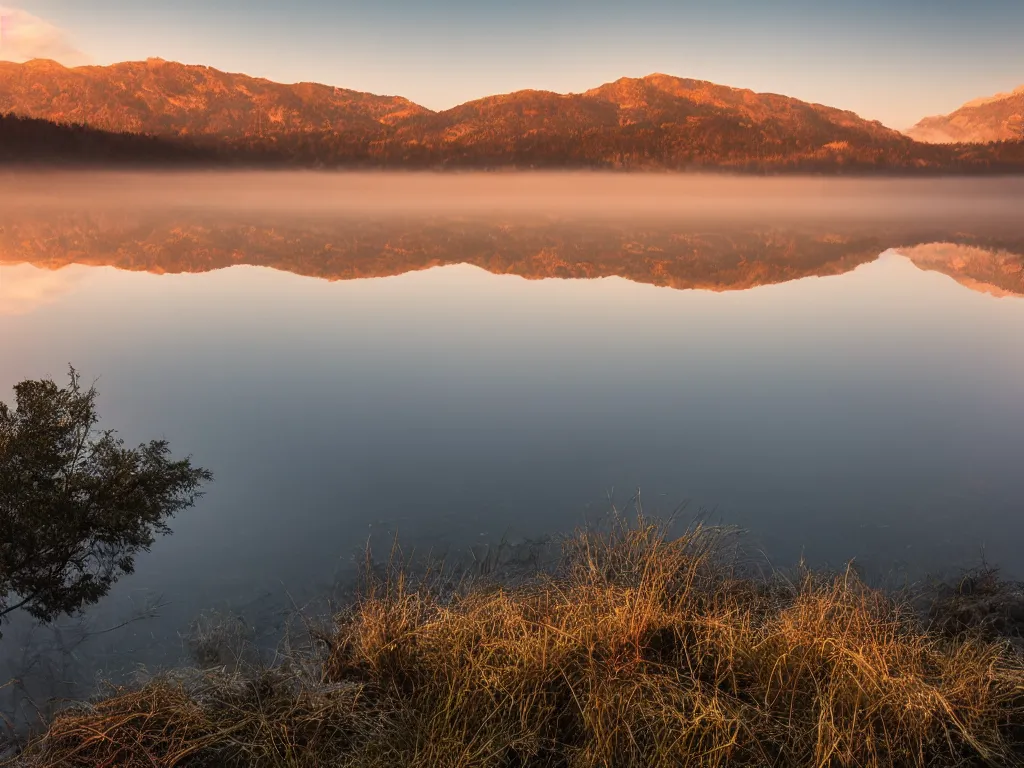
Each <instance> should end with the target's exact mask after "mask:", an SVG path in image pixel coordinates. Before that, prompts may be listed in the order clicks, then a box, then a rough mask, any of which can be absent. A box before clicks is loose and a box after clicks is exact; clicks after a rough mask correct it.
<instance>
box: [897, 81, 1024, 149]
mask: <svg viewBox="0 0 1024 768" xmlns="http://www.w3.org/2000/svg"><path fill="white" fill-rule="evenodd" d="M904 133H905V134H906V135H907V136H909V137H910V138H912V139H914V140H915V141H921V142H926V143H932V144H952V143H972V144H984V143H989V142H995V141H1014V140H1024V85H1021V86H1020V87H1018V88H1015V89H1014V90H1013V91H1010V92H1009V93H997V94H995V95H994V96H983V97H981V98H977V99H972V100H971V101H968V102H967V103H965V104H963V105H961V106H960V107H958V108H957V109H955V110H953V111H952V112H950V113H949V114H947V115H930V116H928V117H924V118H922V119H921V120H920V121H918V122H917V123H916V124H915V125H914V126H913V127H911V128H908V129H907V130H906V131H904Z"/></svg>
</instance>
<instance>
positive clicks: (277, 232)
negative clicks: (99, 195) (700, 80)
mask: <svg viewBox="0 0 1024 768" xmlns="http://www.w3.org/2000/svg"><path fill="white" fill-rule="evenodd" d="M928 243H948V244H951V246H953V247H962V248H963V249H965V250H960V251H955V252H954V251H951V250H950V249H948V248H945V249H943V250H942V251H941V252H942V254H944V255H943V256H942V257H941V258H940V257H939V256H937V253H938V252H937V251H934V249H933V251H934V252H928V253H926V252H924V251H920V250H917V251H913V250H912V248H913V247H915V246H921V245H924V244H928ZM0 248H2V252H3V253H4V254H5V257H6V258H7V259H8V260H15V261H24V262H28V263H31V264H34V265H37V266H40V267H46V268H50V269H56V268H59V267H63V266H66V265H69V264H88V265H102V266H113V267H117V268H119V269H126V270H140V271H149V272H157V273H164V272H173V273H179V272H206V271H211V270H216V269H222V268H225V267H229V266H234V265H238V264H247V265H254V266H264V267H272V268H274V269H279V270H283V271H287V272H292V273H294V274H299V275H305V276H309V277H318V278H323V279H328V280H347V279H355V278H364V277H382V276H390V275H398V274H403V273H405V272H411V271H416V270H422V269H427V268H430V267H434V266H440V265H446V264H459V263H464V264H471V265H475V266H478V267H480V268H482V269H485V270H487V271H489V272H492V273H495V274H513V275H519V276H521V277H524V278H528V279H540V278H595V277H611V276H615V277H622V278H625V279H628V280H632V281H635V282H640V283H650V284H653V285H661V286H667V287H672V288H679V289H685V288H700V289H708V290H721V291H724V290H739V289H744V288H751V287H754V286H758V285H766V284H772V283H780V282H785V281H788V280H795V279H799V278H802V277H808V276H826V275H836V274H842V273H844V272H848V271H849V270H851V269H853V268H855V267H856V266H858V265H860V264H864V263H867V262H870V261H873V260H874V259H875V258H877V256H878V255H879V254H880V253H882V252H883V251H885V250H888V249H890V248H897V249H900V248H902V249H904V252H905V253H910V254H911V255H910V258H911V260H912V261H914V263H915V264H917V265H918V266H919V267H921V268H923V269H929V270H936V271H940V272H943V273H945V274H948V275H950V276H951V277H953V278H954V279H957V280H959V281H960V282H962V283H964V284H966V285H973V284H986V285H991V286H994V287H996V288H998V289H1000V290H1002V291H1006V292H1010V293H1024V282H1022V278H1021V265H1022V264H1024V225H1022V226H1020V227H1017V228H1014V227H1013V226H1012V225H1005V224H1003V225H1000V229H999V230H997V231H995V232H993V230H992V228H991V227H990V226H980V225H979V226H977V227H974V228H965V227H963V226H953V225H949V226H944V225H942V224H935V223H931V222H929V223H923V224H893V223H891V222H881V223H877V224H870V223H859V224H856V225H852V224H825V223H812V224H792V225H775V226H771V225H757V226H752V225H742V224H711V225H705V226H699V225H687V224H666V223H651V222H647V223H643V222H640V223H635V224H628V225H626V224H614V223H609V224H601V223H594V222H591V223H584V222H557V221H546V222H545V221H537V220H509V221H506V222H502V223H496V222H494V221H485V220H480V219H461V220H459V219H441V218H420V219H394V220H379V219H376V220H375V219H362V220H356V219H342V220H326V219H316V218H307V219H297V218H295V217H290V218H289V217H280V218H276V219H275V218H273V217H270V218H267V217H263V218H261V219H258V220H257V219H253V218H247V217H245V216H241V215H236V216H233V217H232V216H228V215H217V216H203V215H201V214H196V215H191V216H178V217H170V216H160V215H149V216H147V215H142V214H131V215H129V214H125V215H119V214H116V213H97V214H84V213H83V214H75V215H71V214H68V215H63V216H60V215H48V216H47V217H45V218H43V217H39V218H35V219H26V218H18V219H15V220H14V221H12V222H11V223H10V224H5V225H4V227H3V231H2V233H0Z"/></svg>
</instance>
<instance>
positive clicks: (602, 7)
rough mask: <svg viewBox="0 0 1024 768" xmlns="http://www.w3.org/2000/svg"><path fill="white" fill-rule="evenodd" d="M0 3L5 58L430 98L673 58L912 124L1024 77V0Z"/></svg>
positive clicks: (599, 78)
mask: <svg viewBox="0 0 1024 768" xmlns="http://www.w3.org/2000/svg"><path fill="white" fill-rule="evenodd" d="M15 5H16V7H14V6H15ZM3 13H4V14H5V15H7V16H8V19H13V20H14V21H15V22H17V24H16V25H15V26H14V31H13V32H12V31H10V29H11V25H10V24H8V30H7V32H6V37H5V39H4V40H3V41H0V58H11V59H15V60H17V59H19V58H20V59H24V58H27V57H30V56H32V55H40V56H48V57H51V58H57V59H58V60H63V63H69V64H77V63H86V62H88V63H96V64H110V63H113V62H116V61H126V60H138V59H145V58H147V57H150V56H159V57H161V58H165V59H169V60H175V61H183V62H185V63H191V64H206V65H209V66H212V67H216V68H218V69H224V70H229V71H235V72H244V73H246V74H250V75H255V76H260V77H267V78H270V79H272V80H277V81H282V82H298V81H316V82H323V83H327V84H330V85H337V86H342V87H346V88H354V89H356V90H363V91H370V92H374V93H386V94H398V95H402V96H406V97H407V98H410V99H412V100H413V101H415V102H417V103H420V104H422V105H424V106H426V107H430V108H432V109H445V108H447V107H451V106H454V105H456V104H459V103H462V102H464V101H468V100H470V99H474V98H479V97H481V96H485V95H489V94H494V93H504V92H509V91H513V90H518V89H521V88H539V89H546V90H553V91H559V92H578V91H583V90H586V89H588V88H592V87H595V86H597V85H600V84H601V83H604V82H608V81H611V80H615V79H617V78H619V77H623V76H630V77H639V76H643V75H646V74H650V73H652V72H664V73H667V74H672V75H678V76H681V77H694V78H699V79H706V80H711V81H714V82H717V83H721V84H724V85H732V86H736V87H744V88H752V89H754V90H756V91H769V92H774V93H783V94H786V95H789V96H794V97H796V98H800V99H805V100H808V101H815V102H821V103H825V104H830V105H833V106H837V107H842V108H845V109H852V110H853V111H855V112H857V113H859V114H861V115H862V116H864V117H867V118H870V119H877V120H881V121H882V122H884V123H886V124H887V125H890V126H892V127H895V128H905V127H909V126H910V125H912V124H913V123H915V122H916V121H917V120H918V119H920V118H921V117H923V116H925V115H930V114H936V113H944V112H949V111H951V110H953V109H955V108H956V107H958V106H959V105H960V104H962V103H963V102H965V101H968V100H970V99H974V98H977V97H980V96H986V95H990V94H994V93H996V92H1000V91H1008V90H1012V89H1013V88H1015V87H1017V86H1019V85H1022V84H1024V45H1021V38H1020V35H1021V30H1022V29H1024V2H1021V0H974V2H966V1H965V0H887V1H886V0H860V2H856V3H852V2H848V1H846V2H837V1H836V0H817V1H813V0H776V2H772V3H768V2H763V0H717V1H716V2H714V3H712V2H693V1H691V0H633V1H632V2H630V3H622V2H618V3H616V2H610V1H609V0H517V2H515V3H510V2H502V1H498V0H290V2H289V3H287V4H286V3H283V2H280V1H278V2H269V1H268V0H177V2H174V3H168V2H152V1H148V0H89V2H82V0H20V1H19V0H14V2H12V3H11V4H10V6H4V10H3ZM32 16H34V17H37V18H36V19H35V20H32V18H31V17H32ZM19 30H20V32H19ZM19 34H20V35H21V37H22V39H21V40H18V35H19Z"/></svg>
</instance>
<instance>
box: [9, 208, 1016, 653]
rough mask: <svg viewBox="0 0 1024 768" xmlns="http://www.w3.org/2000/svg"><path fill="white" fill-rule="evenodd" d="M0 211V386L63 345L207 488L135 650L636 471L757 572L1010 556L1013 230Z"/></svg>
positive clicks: (532, 512) (154, 560) (182, 526)
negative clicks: (357, 561) (229, 607)
mask: <svg viewBox="0 0 1024 768" xmlns="http://www.w3.org/2000/svg"><path fill="white" fill-rule="evenodd" d="M0 229H2V231H0V248H2V251H0V252H2V254H3V261H4V263H3V264H2V265H0V307H2V310H0V311H2V312H3V314H4V316H3V319H2V320H0V322H2V323H3V328H4V333H3V334H0V360H3V363H4V365H3V366H2V367H0V389H2V390H3V391H7V392H9V387H10V386H11V385H12V384H13V383H15V382H16V381H18V380H20V379H23V378H27V377H37V376H43V375H55V376H59V375H61V374H62V372H63V370H64V369H65V367H66V364H67V363H68V362H73V363H75V364H76V365H77V366H78V367H80V368H81V369H82V371H83V372H84V373H85V375H86V376H93V375H96V376H100V377H101V378H100V382H99V388H100V391H101V393H102V399H101V409H102V412H103V414H104V416H105V417H106V423H108V424H109V425H110V426H111V427H115V428H117V429H119V430H120V431H121V432H122V434H123V435H124V436H125V437H126V438H127V439H128V440H130V441H135V440H141V439H147V438H151V437H155V436H165V437H167V438H168V439H169V440H170V441H171V444H172V445H174V446H177V447H180V448H182V449H185V450H189V451H191V452H193V453H194V455H195V458H196V460H197V462H198V463H199V464H201V465H203V466H208V467H211V468H212V469H214V470H215V471H216V474H217V482H216V484H215V485H214V486H213V487H212V488H211V490H210V494H209V496H208V497H207V498H206V499H204V501H203V503H202V505H201V506H200V508H198V509H197V510H194V511H192V512H190V513H188V514H186V515H183V516H182V517H181V518H180V519H179V520H177V521H176V522H175V524H174V529H175V533H174V535H173V536H171V537H169V538H167V539H165V540H162V541H160V542H158V545H157V546H156V547H155V548H154V551H153V552H152V553H151V554H150V555H149V556H147V557H143V558H140V560H139V562H138V566H139V567H138V572H137V573H136V574H135V576H133V577H132V578H131V579H129V580H126V582H125V583H124V584H122V585H120V586H119V588H118V590H117V592H116V593H115V594H114V595H113V598H112V599H113V603H116V602H117V601H121V602H122V604H124V602H125V601H126V600H127V598H128V596H129V595H131V594H132V593H136V592H150V593H152V592H159V593H161V594H163V595H164V596H165V598H166V599H168V600H170V601H171V605H170V606H169V607H168V608H166V609H165V610H164V612H163V618H162V619H161V621H160V622H157V623H155V624H154V623H150V624H148V625H147V626H146V627H145V628H144V630H141V631H140V633H138V634H135V635H132V638H133V642H138V643H143V642H148V643H150V644H154V643H156V644H157V645H159V643H158V642H157V641H156V640H154V639H153V638H160V637H162V638H164V641H166V638H167V637H174V633H175V632H176V631H177V630H178V629H180V628H181V627H182V626H183V625H184V624H185V623H187V621H188V619H190V618H191V617H192V616H194V615H195V614H196V613H197V612H199V611H200V610H202V609H204V608H206V607H208V606H210V605H212V604H216V603H218V602H221V601H224V600H229V601H232V602H233V603H234V604H236V605H238V604H242V603H245V602H246V601H250V600H252V599H254V598H255V597H257V596H259V595H263V594H276V595H281V594H283V593H284V590H286V589H287V590H289V591H290V592H291V593H292V595H293V596H296V597H297V599H300V596H301V595H303V594H310V593H312V592H315V590H316V589H318V588H320V587H321V586H322V585H324V584H325V583H327V582H329V581H330V580H331V579H332V578H334V577H335V575H337V574H339V573H342V572H345V571H346V569H347V568H349V567H350V564H351V556H352V554H353V553H354V552H355V551H357V550H358V549H359V548H361V547H362V546H363V545H364V544H365V542H366V541H367V539H368V538H370V537H373V536H378V535H379V537H380V539H382V540H383V541H385V542H386V541H388V540H389V539H390V537H391V536H392V535H393V534H394V533H395V532H396V531H397V532H398V533H399V534H400V535H401V536H402V538H403V540H405V541H407V542H409V543H414V544H417V545H418V546H419V547H421V548H428V547H435V548H439V547H445V546H447V545H455V546H466V545H468V544H470V543H473V542H477V541H480V540H481V539H483V540H488V539H491V540H493V539H497V538H499V537H501V536H502V535H504V534H506V533H507V534H508V535H510V536H513V537H514V536H518V535H528V536H533V535H539V534H543V533H546V532H551V531H559V530H565V529H567V528H569V527H571V526H573V525H576V524H578V523H580V522H581V521H582V520H583V518H584V515H586V514H596V513H598V512H603V511H604V510H605V509H606V506H607V501H606V494H607V493H609V492H612V491H613V489H614V495H615V496H616V497H617V498H618V499H619V500H620V501H621V500H623V499H624V498H625V497H627V496H629V495H630V494H631V493H632V492H633V490H634V489H636V488H638V487H639V488H641V489H642V490H643V493H644V496H645V498H646V500H647V507H648V509H650V510H653V511H661V512H668V511H671V510H672V509H674V508H675V507H676V506H677V505H678V503H679V502H681V501H683V500H686V499H689V500H691V501H692V505H693V506H692V508H693V509H694V510H695V509H696V508H697V507H699V506H706V507H710V508H713V509H715V510H716V514H717V515H718V519H722V520H726V521H728V522H733V523H737V524H740V525H743V526H745V527H747V528H749V529H750V531H751V535H752V537H753V538H754V540H756V541H757V542H758V544H759V545H760V546H762V547H763V548H764V549H765V551H766V552H767V553H769V555H770V556H771V557H772V558H773V559H775V560H777V561H780V562H785V563H791V562H793V561H794V560H795V559H796V558H797V557H799V556H800V555H801V554H802V553H803V554H805V555H806V556H807V557H808V558H809V559H810V560H812V561H814V562H822V561H825V562H830V563H840V562H843V561H845V560H846V559H848V558H851V557H856V558H859V559H861V560H863V561H865V562H866V563H868V564H871V565H872V566H873V567H876V568H878V569H880V570H890V569H893V568H907V569H910V570H912V571H914V572H917V573H920V572H924V571H933V570H936V569H939V568H942V567H945V566H947V565H949V564H953V563H963V562H968V561H971V560H975V559H976V558H977V557H978V556H979V554H980V553H981V552H982V550H983V549H984V550H985V552H986V555H987V557H988V558H989V559H990V560H991V561H993V562H996V563H999V564H1001V565H1003V566H1004V567H1005V568H1006V569H1007V572H1008V574H1009V575H1016V576H1021V575H1024V557H1022V555H1021V554H1020V551H1019V547H1018V546H1017V542H1019V541H1020V537H1021V536H1022V535H1024V518H1021V516H1020V500H1021V499H1022V498H1024V474H1022V473H1021V472H1020V471H1019V469H1020V468H1019V463H1020V458H1019V457H1020V456H1021V455H1024V409H1022V408H1021V407H1020V403H1021V401H1022V396H1024V344H1022V343H1021V339H1022V338H1024V300H1022V299H1021V298H1019V297H1020V296H1024V271H1022V265H1024V223H1020V222H1016V221H1014V220H1013V219H1002V220H998V221H995V220H986V221H984V222H980V223H979V222H978V221H975V220H973V219H970V218H963V219H957V218H956V217H945V218H944V219H943V220H941V221H936V220H932V219H931V218H929V217H918V218H915V219H910V220H907V221H895V220H885V221H882V220H878V221H865V220H863V219H859V220H856V221H843V220H829V221H823V220H819V221H814V222H803V223H801V222H798V221H789V222H786V223H779V224H771V223H764V222H760V223H759V222H716V223H714V224H703V225H702V224H695V223H693V222H690V223H685V222H682V223H681V222H678V221H676V222H669V221H660V222H659V221H647V222H642V223H635V222H634V223H631V222H628V221H616V222H599V221H593V220H588V221H584V220H575V221H572V220H565V219H555V218H552V217H547V218H540V217H535V218H532V219H524V218H507V219H487V218H472V217H463V218H457V217H451V216H448V217H429V218H428V217H418V218H417V217H405V218H402V217H389V218H377V219H375V218H351V217H341V216H331V217H312V216H306V217H301V218H299V217H295V216H285V215H281V214H273V213H261V214H259V215H258V216H256V215H254V214H251V213H250V214H246V213H244V212H235V213H226V212H223V213H219V214H217V215H212V214H202V213H198V212H187V211H180V210H176V211H172V212H153V211H149V212H146V211H139V210H130V211H123V212H112V211H106V212H97V211H92V212H90V211H85V210H69V211H60V212H54V211H48V212H45V213H38V214H36V215H32V214H31V213H30V212H26V211H19V212H17V213H16V214H15V213H6V214H0ZM228 267H231V268H230V269H229V268H228ZM524 277H525V278H530V280H523V279H522V278H524ZM362 278H376V279H362ZM541 278H605V279H589V280H566V279H541ZM669 289H677V290H669ZM682 289H700V290H682ZM113 603H112V604H113ZM161 633H163V634H161ZM146 638H148V640H147V639H146ZM164 647H165V648H166V647H167V644H166V642H164ZM171 647H172V648H173V647H175V644H174V643H173V642H172V643H171Z"/></svg>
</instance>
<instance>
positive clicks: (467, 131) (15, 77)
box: [0, 58, 1024, 172]
mask: <svg viewBox="0 0 1024 768" xmlns="http://www.w3.org/2000/svg"><path fill="white" fill-rule="evenodd" d="M0 113H8V114H14V115H18V116H21V117H29V118H35V119H42V120H48V121H52V122H55V123H59V124H81V125H84V126H87V127H89V128H92V129H98V130H104V131H109V132H112V133H129V134H140V133H141V134H150V135H153V136H156V137H159V138H164V139H176V140H179V139H188V140H189V141H191V142H193V143H195V144H196V145H197V147H199V148H201V149H203V150H204V151H212V152H214V153H215V154H216V155H217V156H218V158H219V159H220V161H222V162H232V163H238V162H241V163H252V164H256V165H267V164H269V165H275V164H277V165H281V164H283V165H292V166H306V167H403V168H445V167H453V168H494V167H516V168H583V167H587V168H610V169H625V170H630V169H637V170H640V169H663V170H701V169H723V170H734V171H763V172H793V171H797V172H851V171H856V172H878V171H883V172H884V171H898V172H905V171H918V170H933V171H934V170H938V171H944V170H955V171H957V172H987V171H990V170H1005V169H1007V168H1011V169H1014V170H1020V169H1021V168H1024V149H1020V150H1019V151H1018V149H1015V148H1009V149H1002V150H999V151H994V150H984V151H980V152H979V151H975V150H963V151H961V150H957V151H956V152H949V151H947V150H943V149H941V148H936V147H934V146H930V145H923V144H920V143H916V142H915V141H914V140H913V139H912V138H909V137H908V136H905V135H904V134H902V133H900V132H898V131H895V130H892V129H890V128H887V127H886V126H884V125H882V124H881V123H880V122H878V121H877V120H865V119H863V118H861V117H859V116H858V115H856V114H855V113H854V112H851V111H849V110H843V109H839V108H836V107H830V106H826V105H822V104H813V103H810V102H804V101H800V100H799V99H794V98H791V97H788V96H784V95H781V94H774V93H758V92H755V91H752V90H750V89H742V88H733V87H731V86H725V85H719V84H716V83H712V82H709V81H704V80H695V79H690V78H681V77H675V76H672V75H666V74H664V73H653V74H650V75H647V76H645V77H642V78H630V77H623V78H619V79H618V80H615V81H611V82H608V83H604V84H602V85H599V86H597V87H595V88H591V89H589V90H587V91H583V92H581V93H568V94H560V93H555V92H552V91H542V90H520V91H514V92H511V93H507V94H495V95H491V96H486V97H483V98H480V99H475V100H472V101H468V102H465V103H464V104H459V105H456V106H454V107H452V108H450V109H446V110H441V111H433V110H430V109H427V108H426V107H423V106H421V105H418V104H416V103H414V102H412V101H410V100H408V99H406V98H404V97H401V96H381V95H377V94H372V93H365V92H362V91H354V90H350V89H345V88H340V87H335V86H329V85H323V84H320V83H309V82H302V83H293V84H282V83H275V82H273V81H271V80H267V79H265V78H255V77H250V76H248V75H244V74H241V73H228V72H222V71H220V70H217V69H213V68H211V67H207V66H203V65H190V64H181V63H178V62H170V61H165V60H163V59H157V58H152V59H148V60H146V61H135V62H121V63H118V64H112V65H107V66H96V65H88V66H81V67H73V68H67V67H63V66H61V65H60V64H58V63H56V62H54V61H51V60H33V61H31V62H27V63H24V64H14V63H10V62H0ZM1022 147H1024V144H1022Z"/></svg>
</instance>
